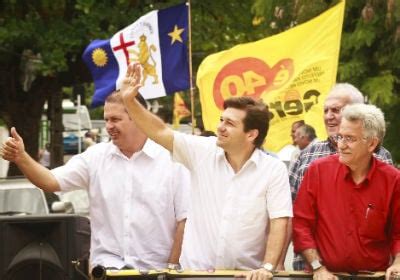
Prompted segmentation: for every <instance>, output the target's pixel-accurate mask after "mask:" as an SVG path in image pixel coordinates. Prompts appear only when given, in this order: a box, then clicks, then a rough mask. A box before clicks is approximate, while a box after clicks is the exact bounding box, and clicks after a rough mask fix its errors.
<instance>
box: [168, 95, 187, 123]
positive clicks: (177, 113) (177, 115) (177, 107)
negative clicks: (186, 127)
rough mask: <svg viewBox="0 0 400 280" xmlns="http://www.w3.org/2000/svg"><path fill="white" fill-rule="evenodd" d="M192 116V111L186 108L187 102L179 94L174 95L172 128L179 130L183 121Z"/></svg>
mask: <svg viewBox="0 0 400 280" xmlns="http://www.w3.org/2000/svg"><path fill="white" fill-rule="evenodd" d="M188 116H190V111H189V109H188V108H187V107H186V104H185V101H183V99H182V97H181V95H180V94H179V93H178V92H177V93H175V95H174V118H173V123H172V126H173V128H175V129H176V128H178V127H179V123H180V122H181V119H183V118H184V117H188Z"/></svg>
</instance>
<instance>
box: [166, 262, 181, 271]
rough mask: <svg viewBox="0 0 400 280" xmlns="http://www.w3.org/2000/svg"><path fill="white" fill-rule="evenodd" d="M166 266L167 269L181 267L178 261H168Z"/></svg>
mask: <svg viewBox="0 0 400 280" xmlns="http://www.w3.org/2000/svg"><path fill="white" fill-rule="evenodd" d="M167 268H168V269H169V270H179V269H181V265H180V264H179V263H168V264H167Z"/></svg>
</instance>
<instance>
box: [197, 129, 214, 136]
mask: <svg viewBox="0 0 400 280" xmlns="http://www.w3.org/2000/svg"><path fill="white" fill-rule="evenodd" d="M200 136H205V137H210V136H216V134H215V133H214V131H211V130H203V131H202V132H201V133H200Z"/></svg>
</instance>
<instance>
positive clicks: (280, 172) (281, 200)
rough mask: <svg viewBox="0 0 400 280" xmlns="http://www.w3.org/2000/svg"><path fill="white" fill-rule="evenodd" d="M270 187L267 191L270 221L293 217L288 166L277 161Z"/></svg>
mask: <svg viewBox="0 0 400 280" xmlns="http://www.w3.org/2000/svg"><path fill="white" fill-rule="evenodd" d="M276 161H277V164H276V165H275V170H273V172H272V174H273V176H272V180H271V182H270V183H269V185H270V187H269V188H268V190H267V208H268V213H269V218H270V219H275V218H281V217H292V216H293V209H292V199H291V196H290V186H289V180H288V175H287V169H286V166H285V165H284V164H283V163H282V162H281V161H279V160H276Z"/></svg>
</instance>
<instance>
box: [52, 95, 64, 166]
mask: <svg viewBox="0 0 400 280" xmlns="http://www.w3.org/2000/svg"><path fill="white" fill-rule="evenodd" d="M49 103H50V106H49V110H50V114H49V116H50V119H51V124H50V139H51V143H50V151H51V153H50V167H51V168H54V167H57V166H61V165H63V164H64V147H63V131H64V126H63V123H62V113H63V112H62V93H61V88H60V89H56V90H55V91H54V92H53V94H52V95H51V97H50V100H49Z"/></svg>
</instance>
